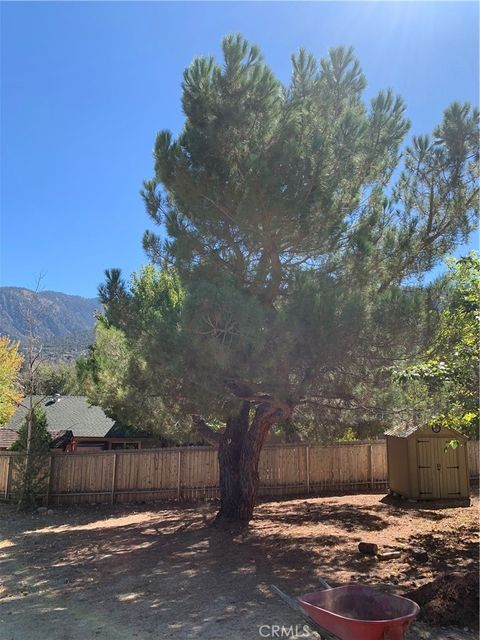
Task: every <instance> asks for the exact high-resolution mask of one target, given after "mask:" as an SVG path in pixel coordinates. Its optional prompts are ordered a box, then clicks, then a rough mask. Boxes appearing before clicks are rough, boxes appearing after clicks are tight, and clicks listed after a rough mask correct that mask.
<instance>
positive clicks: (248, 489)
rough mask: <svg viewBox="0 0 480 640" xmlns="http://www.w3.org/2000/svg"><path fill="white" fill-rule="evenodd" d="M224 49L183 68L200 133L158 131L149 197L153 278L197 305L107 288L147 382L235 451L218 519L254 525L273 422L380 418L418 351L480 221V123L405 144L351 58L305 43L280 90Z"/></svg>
mask: <svg viewBox="0 0 480 640" xmlns="http://www.w3.org/2000/svg"><path fill="white" fill-rule="evenodd" d="M222 48H223V58H224V60H223V64H222V65H221V64H219V63H217V62H216V61H215V59H214V58H212V57H208V58H205V57H203V58H198V59H196V60H194V61H193V62H192V64H191V65H190V66H189V67H188V69H186V71H185V73H184V79H183V85H182V89H183V96H182V106H183V111H184V113H185V123H184V127H183V130H182V131H181V133H180V134H179V135H178V137H177V138H174V136H173V135H172V134H171V133H170V132H169V131H161V132H160V133H159V134H158V135H157V138H156V142H155V148H154V161H155V172H154V176H153V178H152V179H151V180H147V181H145V183H144V189H143V192H142V193H143V198H144V201H145V204H146V208H147V211H148V213H149V215H150V217H151V219H152V220H153V222H154V223H156V224H158V225H160V226H161V227H162V232H161V234H160V235H156V234H155V233H153V232H151V231H148V232H146V233H145V236H144V247H145V249H146V251H147V253H148V255H149V257H150V259H151V261H152V262H153V263H156V264H158V265H160V266H161V267H162V268H163V269H164V271H163V272H161V273H160V274H159V275H158V276H155V277H158V278H162V277H166V276H164V275H162V274H164V273H168V277H169V278H179V281H180V282H181V285H182V295H181V297H179V299H178V300H176V301H174V300H173V299H172V298H171V296H170V294H168V295H167V296H166V297H164V298H161V297H160V298H159V297H156V296H152V298H151V299H149V298H148V296H147V295H145V296H144V297H143V299H142V300H143V302H144V303H145V304H140V306H135V305H136V304H137V303H138V299H139V298H138V296H137V295H136V294H135V292H134V291H130V290H129V287H128V286H126V285H125V283H123V281H122V279H121V275H120V274H119V273H118V272H115V273H110V277H109V278H107V282H106V283H105V285H103V286H102V289H101V291H100V294H101V297H102V300H103V302H104V303H105V304H106V305H107V322H108V323H111V325H112V326H115V327H116V328H119V329H120V330H122V331H123V332H124V334H125V336H126V337H127V340H128V342H129V345H130V348H131V349H132V351H135V353H136V354H140V355H141V361H142V362H143V363H144V366H145V369H144V370H143V373H144V375H143V378H142V381H143V380H144V378H145V377H148V378H149V379H150V381H151V383H150V388H152V387H155V386H156V387H157V393H158V395H159V397H161V398H162V401H163V402H164V403H165V404H166V405H169V404H170V403H171V404H172V405H174V409H175V408H176V407H181V408H183V410H184V411H185V412H187V411H192V412H194V413H195V416H194V423H195V425H196V428H197V429H198V430H199V432H200V433H201V434H202V435H203V437H205V438H207V439H208V440H209V441H210V442H212V444H215V446H217V447H218V448H219V463H220V485H221V507H220V512H219V517H220V518H233V519H237V520H241V521H244V522H245V521H248V520H250V519H251V517H252V514H253V508H254V502H255V497H256V493H257V487H258V461H259V456H260V451H261V448H262V445H263V443H264V441H265V438H266V437H267V434H268V432H269V430H270V429H271V428H272V426H273V425H276V424H278V423H280V422H284V421H286V420H288V419H289V418H291V416H292V415H293V413H294V412H296V413H297V414H298V413H299V412H301V413H302V414H303V415H306V416H307V417H313V416H315V415H316V416H319V418H320V419H321V420H328V419H330V420H332V419H335V417H336V416H338V415H339V414H340V413H341V412H345V411H347V412H355V411H359V412H367V413H368V412H370V411H375V410H376V407H375V406H372V404H373V403H372V399H371V390H372V388H375V387H380V386H381V385H383V384H384V383H385V380H387V379H388V377H389V376H388V373H387V371H386V370H387V368H388V367H389V366H391V365H392V363H395V362H396V361H399V360H400V359H402V361H405V360H407V361H408V358H412V357H414V356H415V354H416V353H417V351H418V347H419V344H420V343H421V337H422V331H423V329H424V326H425V322H426V318H427V313H426V312H427V310H428V304H427V302H428V296H427V295H426V292H425V290H424V288H422V287H421V285H420V281H419V278H420V277H421V275H422V274H423V273H424V272H425V271H427V270H429V269H430V268H431V267H432V266H433V265H434V264H435V263H436V261H437V260H438V259H439V258H441V257H442V256H444V255H445V254H447V253H448V252H450V251H451V250H452V249H453V248H454V247H455V245H456V244H457V243H458V242H459V241H462V240H464V239H465V238H466V237H467V236H468V234H469V233H470V231H471V229H472V228H473V225H474V221H475V219H476V215H477V213H478V211H477V204H478V202H477V201H478V175H477V171H478V144H477V142H478V113H477V112H476V111H474V110H472V109H471V107H470V106H469V105H461V104H458V103H454V104H452V105H451V106H450V107H449V108H448V109H447V110H446V111H445V113H444V117H443V120H442V122H441V124H440V125H439V126H438V127H437V128H436V129H435V131H434V132H433V135H432V136H431V137H429V136H415V137H413V140H412V142H411V143H410V144H409V145H408V146H406V147H403V145H404V139H405V135H406V133H407V131H408V129H409V122H408V120H407V119H406V116H405V106H404V103H403V101H402V99H401V98H400V97H398V96H395V95H394V94H393V92H392V91H391V90H388V91H381V92H380V93H379V94H378V95H377V96H375V97H374V98H373V99H372V100H371V101H370V103H366V102H365V101H364V100H363V98H362V92H363V90H364V88H365V85H366V80H365V77H364V75H363V73H362V70H361V68H360V65H359V63H358V61H357V60H356V59H355V57H354V55H353V52H352V50H351V49H344V48H337V49H332V50H331V51H330V52H329V55H328V56H327V57H326V58H325V59H322V60H320V61H318V62H317V60H316V59H315V58H314V57H313V56H312V55H310V54H307V53H306V52H305V51H304V50H301V51H300V52H299V54H298V55H296V56H293V57H292V77H291V80H290V82H289V84H288V85H283V84H282V83H281V82H280V81H279V80H278V79H276V78H275V76H274V75H273V73H272V71H271V70H270V69H269V68H268V66H267V65H266V64H265V63H264V62H263V60H262V58H261V55H260V52H259V50H258V49H257V48H256V47H255V46H250V45H249V44H248V43H247V42H246V41H245V40H244V39H243V38H242V37H240V36H229V37H227V38H225V40H224V41H223V45H222ZM402 149H403V152H402V151H401V150H402ZM397 175H399V178H398V179H397V180H396V181H394V177H395V176H397ZM162 238H165V239H163V240H162ZM172 268H174V269H175V271H174V272H173V271H171V269H172ZM143 280H144V278H141V282H140V283H138V282H135V283H134V285H133V288H134V289H136V288H138V287H139V286H140V285H142V284H143ZM169 296H170V297H169ZM209 423H210V424H209ZM219 423H222V424H223V429H222V430H221V431H218V429H216V428H215V426H216V425H218V424H219Z"/></svg>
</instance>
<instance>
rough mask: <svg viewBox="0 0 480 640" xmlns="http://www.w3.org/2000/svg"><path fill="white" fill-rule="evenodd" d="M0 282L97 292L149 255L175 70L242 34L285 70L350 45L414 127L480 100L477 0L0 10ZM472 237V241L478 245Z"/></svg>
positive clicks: (173, 125)
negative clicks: (155, 152) (151, 206)
mask: <svg viewBox="0 0 480 640" xmlns="http://www.w3.org/2000/svg"><path fill="white" fill-rule="evenodd" d="M1 13H2V21H1V80H2V93H1V109H2V110H1V133H2V139H1V171H2V174H1V262H0V270H1V271H0V282H1V284H2V285H15V286H24V287H28V288H32V287H33V286H34V284H35V280H36V276H37V275H38V274H39V273H44V274H45V277H44V279H43V281H42V287H43V288H44V289H53V290H59V291H64V292H66V293H74V294H79V295H85V296H94V295H95V293H96V287H97V285H98V283H99V282H100V281H101V280H102V279H103V270H104V269H105V268H107V267H116V266H118V267H121V268H122V269H123V270H124V272H125V273H126V274H129V273H130V272H131V271H132V270H134V269H137V268H138V267H139V266H140V265H141V264H142V263H144V262H145V261H146V260H145V257H144V255H143V252H142V249H141V237H142V234H143V231H144V230H145V228H147V227H148V226H150V225H149V221H148V219H147V216H146V214H145V212H144V209H143V203H142V201H141V199H140V197H139V195H138V192H139V189H140V187H141V183H142V179H144V178H147V177H150V176H151V173H152V159H151V149H152V146H153V142H154V138H155V133H156V131H158V130H159V129H163V128H170V129H172V130H173V131H174V132H178V130H179V129H180V128H181V125H182V112H181V107H180V83H181V78H182V72H183V69H184V68H185V67H186V66H187V65H188V64H189V62H190V61H191V60H192V58H193V57H194V56H196V55H201V54H211V53H213V54H218V53H219V48H220V47H219V44H220V41H221V38H222V37H223V36H224V35H226V34H228V33H231V32H241V33H243V34H244V35H245V36H246V37H247V38H248V39H249V40H251V41H253V42H255V43H257V44H258V45H259V46H260V47H261V49H262V51H263V53H264V57H265V59H266V61H267V63H268V64H270V66H271V67H272V68H273V70H274V71H275V73H276V74H277V75H278V76H279V77H280V78H281V79H283V80H285V81H286V80H287V79H288V77H289V73H290V54H291V53H292V52H293V51H296V50H298V48H299V47H300V46H305V47H306V48H307V49H309V50H311V51H312V52H313V53H314V54H315V55H317V56H323V55H325V54H326V52H327V50H328V48H329V47H331V46H334V45H338V44H345V45H353V46H354V47H355V49H356V53H357V55H358V57H359V58H360V61H361V63H362V66H363V69H364V71H365V73H366V76H367V80H368V82H369V86H368V89H367V96H369V95H372V94H373V93H375V92H376V91H378V90H379V89H380V88H384V87H389V86H390V87H393V89H394V90H395V91H396V92H398V93H400V94H401V95H402V96H403V97H404V99H405V100H406V102H407V105H408V115H409V117H410V119H411V120H412V121H413V131H412V133H421V132H425V133H426V132H429V131H431V129H432V128H433V127H434V126H435V125H436V124H437V123H438V122H439V120H440V118H441V114H442V111H443V109H444V108H445V107H446V106H447V105H448V104H449V103H450V102H451V101H452V100H462V101H465V100H468V101H470V102H472V103H475V104H477V103H478V89H479V87H478V71H479V70H478V5H477V4H476V3H475V2H465V3H462V2H452V3H448V2H438V3H436V2H427V3H422V2H407V3H400V2H399V3H394V2H392V3H384V2H354V3H349V2H337V3H321V2H319V3H289V2H288V3H287V2H284V3H276V2H265V3H253V2H251V3H249V2H246V3H222V2H217V3H202V2H196V3H186V2H185V3H142V2H135V3H116V2H106V3H99V2H85V3H73V2H64V3H57V2H45V3H43V2H34V3H28V2H7V3H5V2H3V3H2V5H1ZM472 246H473V240H472Z"/></svg>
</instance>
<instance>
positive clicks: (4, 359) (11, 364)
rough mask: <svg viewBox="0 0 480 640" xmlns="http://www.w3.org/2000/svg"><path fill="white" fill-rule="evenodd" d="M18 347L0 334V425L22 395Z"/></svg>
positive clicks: (20, 357) (5, 420)
mask: <svg viewBox="0 0 480 640" xmlns="http://www.w3.org/2000/svg"><path fill="white" fill-rule="evenodd" d="M18 347H19V343H18V342H12V341H11V340H9V338H8V337H7V336H0V425H2V424H5V422H7V420H9V418H10V417H11V416H12V414H13V412H14V411H15V408H16V406H17V405H18V403H19V402H20V400H21V397H22V396H21V393H20V388H19V385H18V375H19V371H20V368H21V366H22V361H23V359H22V356H21V355H20V354H19V353H18Z"/></svg>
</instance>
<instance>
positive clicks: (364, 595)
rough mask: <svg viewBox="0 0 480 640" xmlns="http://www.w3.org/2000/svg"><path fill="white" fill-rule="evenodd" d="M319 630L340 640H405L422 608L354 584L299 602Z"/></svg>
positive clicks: (314, 594) (321, 592)
mask: <svg viewBox="0 0 480 640" xmlns="http://www.w3.org/2000/svg"><path fill="white" fill-rule="evenodd" d="M297 600H298V602H299V603H300V605H301V607H302V609H303V610H304V611H305V612H306V613H307V614H308V616H309V617H310V618H311V619H312V620H313V622H315V623H316V624H317V625H318V626H319V627H321V628H323V629H325V630H326V631H328V632H329V633H332V634H333V635H335V636H337V638H339V639H340V640H404V638H405V633H406V631H407V629H408V627H409V625H410V623H411V622H412V621H413V620H414V619H415V618H416V616H417V615H418V613H419V611H420V607H419V606H418V605H417V604H416V603H415V602H413V600H409V599H408V598H402V597H400V596H393V595H389V594H386V593H382V592H381V591H377V590H376V589H373V588H372V587H365V586H362V585H357V584H351V585H346V586H342V587H333V588H330V589H322V590H321V591H315V592H313V593H307V594H305V595H303V596H300V597H299V598H297Z"/></svg>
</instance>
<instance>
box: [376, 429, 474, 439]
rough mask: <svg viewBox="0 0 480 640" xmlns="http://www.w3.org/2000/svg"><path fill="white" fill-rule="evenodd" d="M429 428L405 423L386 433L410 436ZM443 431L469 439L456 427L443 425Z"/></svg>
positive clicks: (397, 436)
mask: <svg viewBox="0 0 480 640" xmlns="http://www.w3.org/2000/svg"><path fill="white" fill-rule="evenodd" d="M427 429H428V427H426V426H425V425H404V426H398V427H393V428H392V429H389V430H388V431H385V435H386V436H395V437H396V438H408V437H409V436H411V435H412V434H414V433H415V432H416V431H426V430H427ZM442 432H447V433H451V434H452V435H454V436H457V437H459V438H462V439H465V440H466V439H467V438H466V436H464V435H463V434H462V433H460V431H457V430H456V429H452V427H442Z"/></svg>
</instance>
